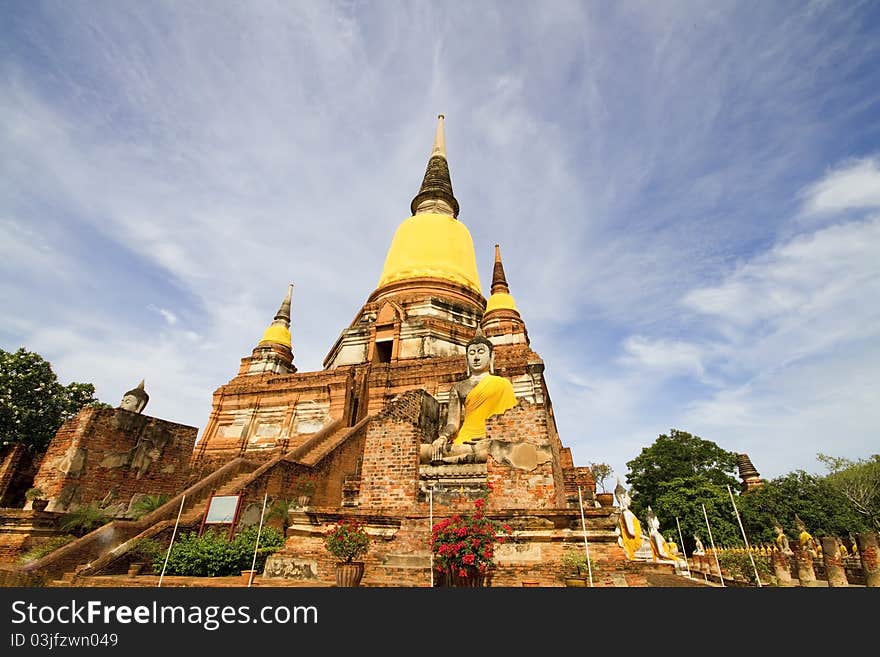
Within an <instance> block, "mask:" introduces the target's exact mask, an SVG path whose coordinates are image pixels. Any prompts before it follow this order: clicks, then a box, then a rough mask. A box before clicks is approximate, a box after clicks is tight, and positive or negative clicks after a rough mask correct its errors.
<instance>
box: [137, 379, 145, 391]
mask: <svg viewBox="0 0 880 657" xmlns="http://www.w3.org/2000/svg"><path fill="white" fill-rule="evenodd" d="M138 388H139V389H140V390H143V389H144V380H143V379H141V382H140V383H138Z"/></svg>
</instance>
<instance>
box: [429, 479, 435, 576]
mask: <svg viewBox="0 0 880 657" xmlns="http://www.w3.org/2000/svg"><path fill="white" fill-rule="evenodd" d="M428 499H429V500H430V516H429V517H430V520H429V521H428V531H429V532H431V533H430V534H429V536H433V532H434V484H431V487H430V488H429V489H428ZM429 540H430V539H429ZM429 547H430V548H431V588H432V589H433V588H434V546H433V545H430V544H429Z"/></svg>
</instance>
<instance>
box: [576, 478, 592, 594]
mask: <svg viewBox="0 0 880 657" xmlns="http://www.w3.org/2000/svg"><path fill="white" fill-rule="evenodd" d="M578 501H579V502H580V507H581V526H582V527H583V528H584V549H585V550H586V551H587V573H588V574H589V575H590V588H592V587H593V564H591V563H590V544H589V543H587V521H586V520H584V498H583V497H581V487H580V486H578Z"/></svg>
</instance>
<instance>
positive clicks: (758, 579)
mask: <svg viewBox="0 0 880 657" xmlns="http://www.w3.org/2000/svg"><path fill="white" fill-rule="evenodd" d="M727 493H728V494H729V495H730V503H731V504H733V510H734V511H735V512H736V521H737V522H738V523H739V530H740V531H741V532H742V535H743V540H744V541H745V542H746V552H748V553H749V560H750V561H751V562H752V568H754V569H755V581H756V582H757V583H758V588H761V576H760V575H758V566H756V565H755V557H753V556H752V550H751V548H750V547H749V539H748V538H746V530H745V529H743V523H742V520H740V517H739V509H737V508H736V502H734V501H733V491H732V490H730V484H727Z"/></svg>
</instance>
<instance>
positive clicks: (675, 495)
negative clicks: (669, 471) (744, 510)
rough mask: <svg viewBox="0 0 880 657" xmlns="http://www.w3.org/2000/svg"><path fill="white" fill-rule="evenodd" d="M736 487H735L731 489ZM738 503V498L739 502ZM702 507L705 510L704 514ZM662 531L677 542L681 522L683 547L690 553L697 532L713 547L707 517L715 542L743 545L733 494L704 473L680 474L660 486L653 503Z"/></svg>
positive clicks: (717, 543)
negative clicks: (733, 503)
mask: <svg viewBox="0 0 880 657" xmlns="http://www.w3.org/2000/svg"><path fill="white" fill-rule="evenodd" d="M731 490H733V488H731ZM737 505H739V501H737ZM703 507H705V509H706V513H705V515H704V514H703ZM651 508H652V509H653V511H654V513H655V515H656V516H657V519H658V520H659V521H660V523H661V526H660V531H661V533H662V534H663V535H664V536H667V537H668V536H669V535H670V534H671V535H672V536H673V538H674V539H675V542H676V543H678V526H677V525H676V522H675V521H676V518H678V524H679V525H681V533H682V539H683V540H684V549H685V550H686V551H687V553H688V554H690V553H691V552H693V550H694V535H695V534H696V535H698V536H699V537H700V539H701V540H702V541H703V545H704V546H705V547H707V548H708V547H711V545H710V541H709V532H708V530H707V528H706V518H707V517H708V519H709V527H711V529H712V540H714V541H715V545H716V546H718V547H720V546H722V545H725V546H740V545H742V544H743V540H742V532H740V530H739V525H738V524H737V522H736V515H735V513H734V510H733V505H732V504H731V502H730V493H728V492H727V487H726V485H725V486H719V485H718V484H716V483H713V482H711V481H709V480H708V479H707V478H706V477H704V476H702V475H691V476H689V477H677V478H675V479H672V480H670V481H667V482H663V483H662V484H660V486H659V491H658V494H657V497H656V498H655V499H654V502H652V503H651Z"/></svg>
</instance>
